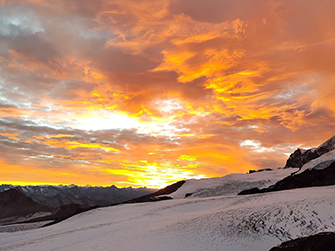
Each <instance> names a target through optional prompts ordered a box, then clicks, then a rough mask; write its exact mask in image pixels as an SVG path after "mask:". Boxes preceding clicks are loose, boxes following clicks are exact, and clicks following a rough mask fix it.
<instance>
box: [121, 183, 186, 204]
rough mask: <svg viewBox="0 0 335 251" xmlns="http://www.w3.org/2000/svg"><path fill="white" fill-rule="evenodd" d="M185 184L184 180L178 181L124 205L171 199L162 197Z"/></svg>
mask: <svg viewBox="0 0 335 251" xmlns="http://www.w3.org/2000/svg"><path fill="white" fill-rule="evenodd" d="M185 182H186V181H185V180H182V181H178V182H177V183H174V184H172V185H170V186H167V187H165V188H163V189H161V190H158V191H157V192H155V193H151V194H148V195H145V196H142V197H139V198H136V199H132V200H129V201H127V202H126V203H139V202H153V201H160V200H167V199H172V198H171V197H168V196H163V195H168V194H171V193H173V192H175V191H177V190H178V189H179V188H180V187H181V186H182V185H183V184H184V183H185ZM160 196H161V197H160Z"/></svg>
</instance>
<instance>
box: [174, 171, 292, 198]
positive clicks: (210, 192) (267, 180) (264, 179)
mask: <svg viewBox="0 0 335 251" xmlns="http://www.w3.org/2000/svg"><path fill="white" fill-rule="evenodd" d="M297 170H298V168H288V169H274V170H272V171H263V172H255V173H251V174H242V173H238V174H229V175H226V176H223V177H219V178H211V179H201V180H187V181H186V182H185V184H183V185H182V186H181V187H180V188H179V189H178V190H177V191H176V192H174V193H172V194H170V195H169V196H170V197H172V198H174V199H177V198H185V195H186V194H190V193H191V194H192V195H191V196H190V197H202V198H203V197H211V196H221V195H233V194H238V193H239V192H241V191H243V190H246V189H250V188H254V187H258V188H263V187H267V186H271V185H273V184H275V183H276V182H277V181H279V180H281V179H283V178H285V177H287V176H289V175H290V174H291V173H293V172H296V171H297Z"/></svg>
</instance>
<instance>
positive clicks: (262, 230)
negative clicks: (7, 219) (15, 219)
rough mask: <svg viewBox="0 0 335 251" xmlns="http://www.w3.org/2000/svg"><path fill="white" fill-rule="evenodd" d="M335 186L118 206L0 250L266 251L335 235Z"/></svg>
mask: <svg viewBox="0 0 335 251" xmlns="http://www.w3.org/2000/svg"><path fill="white" fill-rule="evenodd" d="M334 205H335V186H328V187H313V188H304V189H294V190H290V191H289V192H288V191H281V192H276V193H265V194H255V195H246V196H237V195H230V196H220V197H210V198H209V197H207V198H190V199H175V200H168V201H162V202H155V203H141V204H124V205H118V206H114V207H107V208H99V209H95V210H92V211H88V212H85V213H82V214H79V215H76V216H74V217H72V218H70V219H67V220H66V221H63V222H61V223H59V224H57V225H53V226H50V227H47V228H43V229H35V230H28V231H22V232H15V233H1V234H0V250H12V251H14V250H21V251H28V250H29V251H30V250H34V251H46V250H54V251H56V250H62V251H73V250H80V251H85V250H112V251H113V250H115V251H157V250H159V251H171V250H173V251H179V250H187V251H189V250H192V251H204V250H206V251H216V250H220V251H222V250H229V251H244V250H248V251H263V250H264V251H265V250H269V249H270V248H271V247H273V246H275V245H278V244H280V243H281V242H282V241H286V240H289V239H293V238H296V237H301V236H308V235H312V234H316V233H318V232H322V231H335V210H334Z"/></svg>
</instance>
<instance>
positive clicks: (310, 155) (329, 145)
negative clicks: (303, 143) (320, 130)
mask: <svg viewBox="0 0 335 251" xmlns="http://www.w3.org/2000/svg"><path fill="white" fill-rule="evenodd" d="M334 149H335V136H333V137H332V138H330V139H329V140H327V141H326V142H325V143H323V144H321V145H320V146H319V147H317V148H312V149H308V150H304V149H300V148H298V149H297V150H295V151H294V153H292V154H291V155H290V157H289V159H288V160H287V161H286V165H285V168H290V167H298V168H301V167H302V166H303V165H305V164H306V163H307V162H309V161H311V160H313V159H316V158H318V157H320V156H321V155H323V154H325V153H328V152H330V151H332V150H334Z"/></svg>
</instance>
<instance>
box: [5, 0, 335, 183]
mask: <svg viewBox="0 0 335 251" xmlns="http://www.w3.org/2000/svg"><path fill="white" fill-rule="evenodd" d="M334 13H335V2H334V1H333V0H318V1H316V0H295V1H291V0H276V1H273V0H271V1H270V0H182V1H181V0H179V1H178V0H94V1H89V0H54V1H47V0H26V1H25V0H0V166H1V168H0V183H4V184H21V185H25V184H32V185H34V184H77V185H92V186H109V185H112V184H114V185H116V186H118V187H127V186H133V187H140V186H147V187H156V188H158V187H164V186H165V185H167V184H170V183H172V182H175V181H179V180H183V179H192V178H195V179H199V178H207V177H217V176H223V175H226V174H229V173H245V172H247V171H248V170H250V169H260V168H278V167H283V166H285V162H286V159H287V158H288V156H289V154H290V153H292V152H293V151H294V150H295V149H296V148H298V147H300V148H310V147H315V146H318V145H319V144H321V143H322V142H324V141H325V140H327V139H328V138H330V137H332V136H333V135H334V134H335V29H334V27H335V15H334Z"/></svg>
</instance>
